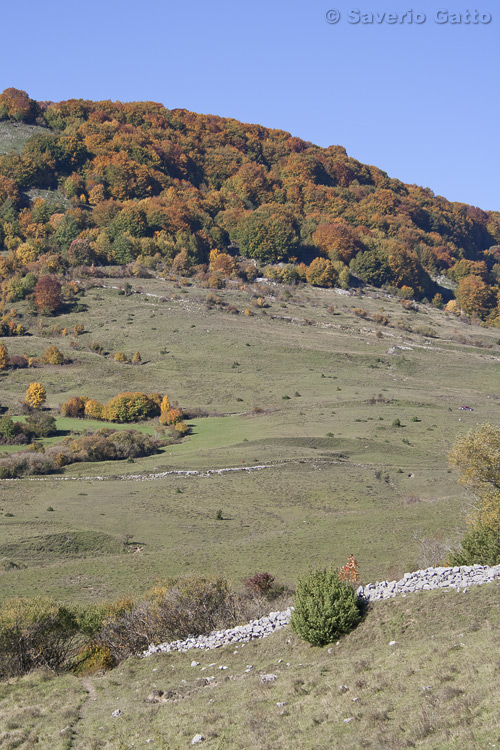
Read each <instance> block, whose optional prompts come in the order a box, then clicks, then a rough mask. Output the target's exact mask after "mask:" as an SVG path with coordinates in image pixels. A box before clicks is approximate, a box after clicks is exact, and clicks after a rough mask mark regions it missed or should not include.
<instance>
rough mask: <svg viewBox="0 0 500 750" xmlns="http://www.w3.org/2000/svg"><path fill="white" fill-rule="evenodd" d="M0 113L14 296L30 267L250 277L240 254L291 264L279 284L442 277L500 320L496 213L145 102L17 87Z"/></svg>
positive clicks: (423, 289) (262, 134)
mask: <svg viewBox="0 0 500 750" xmlns="http://www.w3.org/2000/svg"><path fill="white" fill-rule="evenodd" d="M0 120H1V121H3V122H0V126H1V127H0V153H2V152H3V154H2V155H1V156H0V246H1V245H3V248H4V251H6V252H4V254H3V258H1V259H0V276H1V277H2V278H3V279H4V285H5V283H8V284H10V286H9V289H8V290H7V291H6V289H5V286H4V290H3V291H4V297H6V299H7V300H9V301H15V299H16V298H17V299H19V298H22V297H23V296H25V295H26V294H28V293H29V292H30V288H29V287H30V284H31V282H32V278H31V277H30V279H31V281H30V284H24V286H23V279H24V278H25V276H26V274H28V273H31V274H34V275H35V276H37V277H38V276H40V275H41V274H46V273H60V272H61V273H63V272H65V271H66V270H67V269H68V268H69V267H71V266H81V265H84V266H91V265H99V264H104V265H110V264H129V263H134V262H135V263H138V264H139V265H141V264H142V265H143V266H145V267H146V268H156V269H159V268H161V269H162V270H165V269H166V270H167V271H170V272H172V273H177V274H192V273H198V274H200V273H201V274H203V273H206V272H207V270H208V271H209V272H210V271H211V272H212V275H213V274H215V276H216V277H217V275H219V276H221V275H222V276H223V275H224V274H226V275H229V274H231V273H239V274H240V275H243V276H244V275H245V273H247V274H248V275H251V274H252V273H253V269H254V268H255V265H254V264H253V263H250V264H249V263H248V262H247V263H246V266H245V264H244V263H243V264H242V263H241V261H240V262H239V264H238V263H236V262H235V261H234V260H233V259H234V258H236V257H240V258H241V257H243V258H248V259H254V260H255V261H257V263H258V264H277V263H279V264H285V265H284V266H283V265H281V266H280V267H279V269H276V271H275V272H274V273H275V275H276V277H277V278H279V279H281V280H283V281H285V282H288V283H290V282H294V281H297V280H300V279H303V280H307V281H309V282H310V283H313V284H316V285H319V286H332V285H334V284H340V285H343V286H348V285H349V284H350V283H352V281H353V280H354V279H353V276H352V274H354V275H355V276H356V277H357V278H358V279H361V280H362V281H364V282H367V283H371V284H374V285H376V286H382V285H389V286H392V287H397V288H398V289H400V290H401V295H402V296H406V297H412V296H415V297H417V298H424V297H427V298H428V299H432V298H433V297H434V295H435V294H436V292H439V291H440V290H439V288H438V287H437V286H436V284H435V283H434V282H433V281H432V280H431V277H432V276H436V275H439V274H444V275H446V276H448V277H449V278H450V279H451V280H452V281H454V282H458V287H457V290H456V296H457V301H458V304H459V306H460V307H461V308H462V309H463V310H464V311H465V312H466V313H468V314H471V315H477V316H478V317H480V318H481V319H483V320H488V321H489V322H495V321H496V319H497V318H498V317H499V315H500V313H499V308H498V291H499V290H498V283H499V279H500V213H498V212H491V211H489V212H488V211H482V210H481V209H479V208H475V207H473V206H469V205H466V204H462V203H451V202H449V201H447V200H446V199H445V198H443V197H440V196H435V195H434V193H433V192H432V191H431V190H429V189H428V188H422V187H418V186H416V185H406V184H404V183H402V182H400V181H399V180H397V179H393V178H390V177H389V176H388V175H387V174H386V173H385V172H383V171H382V170H380V169H378V168H376V167H373V166H368V165H365V164H361V163H360V162H358V161H356V160H355V159H352V158H350V157H349V156H348V155H347V153H346V151H345V149H344V148H343V147H342V146H329V147H328V148H320V147H318V146H315V145H314V144H312V143H309V142H306V141H303V140H301V139H300V138H296V137H293V136H291V135H290V134H289V133H287V132H285V131H282V130H271V129H267V128H264V127H261V126H259V125H249V124H244V123H241V122H238V121H236V120H232V119H224V118H221V117H216V116H213V115H199V114H195V113H192V112H188V111H186V110H168V109H166V108H165V107H164V106H162V105H161V104H157V103H154V102H133V103H125V104H123V103H120V102H111V101H102V102H91V101H84V100H76V99H73V100H69V101H65V102H59V103H52V102H35V101H33V100H32V99H30V98H29V96H28V95H27V94H26V93H25V92H23V91H19V90H16V89H7V90H6V91H4V92H3V93H2V94H1V95H0ZM214 250H217V251H219V253H218V254H217V253H213V254H212V258H210V253H211V251H214ZM210 260H211V264H210V266H208V264H209V261H210ZM13 280H14V281H13ZM213 284H214V285H215V284H216V282H215V281H214V282H213ZM16 285H17V286H16ZM31 288H33V286H32V284H31ZM441 291H443V290H441ZM440 302H441V300H440V298H439V296H438V297H437V298H436V303H437V304H439V303H440Z"/></svg>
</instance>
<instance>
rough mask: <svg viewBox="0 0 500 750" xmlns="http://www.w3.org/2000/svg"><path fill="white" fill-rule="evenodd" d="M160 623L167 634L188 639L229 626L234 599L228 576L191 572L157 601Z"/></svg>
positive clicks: (231, 619)
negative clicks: (209, 575)
mask: <svg viewBox="0 0 500 750" xmlns="http://www.w3.org/2000/svg"><path fill="white" fill-rule="evenodd" d="M157 617H158V624H159V627H160V628H161V630H162V633H163V634H164V635H165V636H166V637H173V638H187V637H188V636H190V635H200V634H202V633H208V632H210V631H211V630H215V629H216V628H218V627H221V626H223V625H226V626H228V625H229V624H231V623H232V622H233V620H234V602H233V597H232V595H231V592H230V589H229V584H228V582H227V581H226V579H225V578H222V577H217V578H210V577H207V576H197V575H189V576H185V577H183V578H179V579H178V580H177V581H176V582H175V583H173V584H172V585H171V586H169V587H168V588H167V590H166V591H165V594H164V596H163V598H162V599H160V601H159V602H158V604H157Z"/></svg>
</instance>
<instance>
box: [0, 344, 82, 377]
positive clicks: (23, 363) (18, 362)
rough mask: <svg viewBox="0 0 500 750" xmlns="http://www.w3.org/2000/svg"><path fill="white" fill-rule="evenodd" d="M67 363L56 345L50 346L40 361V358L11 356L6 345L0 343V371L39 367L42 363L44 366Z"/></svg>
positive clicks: (20, 355) (21, 355)
mask: <svg viewBox="0 0 500 750" xmlns="http://www.w3.org/2000/svg"><path fill="white" fill-rule="evenodd" d="M67 362H68V360H67V359H66V357H65V356H64V354H63V353H62V351H61V350H60V349H58V347H57V346H55V344H51V346H48V347H47V348H46V349H45V351H44V353H43V354H42V357H41V359H38V357H25V356H24V355H23V354H13V355H12V356H9V352H8V349H7V347H6V346H5V344H4V343H3V342H2V343H0V370H5V369H7V368H12V369H18V368H19V369H22V368H25V367H38V366H39V365H40V363H41V364H43V365H64V364H66V363H67Z"/></svg>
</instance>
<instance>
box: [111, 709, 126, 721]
mask: <svg viewBox="0 0 500 750" xmlns="http://www.w3.org/2000/svg"><path fill="white" fill-rule="evenodd" d="M111 716H112V717H113V719H117V718H118V717H119V716H123V711H120V709H119V708H117V709H116V711H113V713H112V714H111Z"/></svg>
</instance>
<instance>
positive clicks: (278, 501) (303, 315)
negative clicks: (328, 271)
mask: <svg viewBox="0 0 500 750" xmlns="http://www.w3.org/2000/svg"><path fill="white" fill-rule="evenodd" d="M133 283H134V287H135V288H136V289H139V290H141V291H142V293H141V294H132V295H130V296H125V295H120V294H118V290H117V289H116V288H115V289H112V288H91V289H89V290H88V291H87V293H86V296H85V297H84V298H83V302H84V303H85V305H86V306H87V311H86V312H83V313H82V312H81V313H71V314H68V315H64V316H58V318H55V319H47V320H46V321H45V323H46V326H45V331H44V335H40V331H39V329H38V327H37V324H36V321H32V320H30V318H29V316H28V315H26V316H25V319H24V320H23V322H25V323H26V325H27V326H28V328H29V330H30V333H31V334H32V335H30V336H27V337H21V338H9V339H5V343H6V344H7V346H8V348H9V353H11V354H25V355H29V356H40V355H41V354H42V353H43V351H44V349H45V348H46V347H47V346H48V345H49V344H51V343H55V344H57V346H58V347H59V348H60V349H61V350H62V351H63V353H64V354H65V355H66V356H67V357H68V358H70V359H71V360H72V362H71V363H70V364H68V365H64V366H44V367H42V368H39V369H35V370H16V371H8V372H7V371H4V372H3V373H2V374H1V375H0V383H1V386H2V397H1V402H2V405H3V406H6V407H8V408H9V413H11V414H16V413H18V412H17V411H16V410H17V409H18V402H19V401H20V400H22V397H23V395H24V391H25V389H26V387H27V385H28V384H29V383H30V382H31V381H33V380H37V381H40V382H42V383H43V385H44V386H45V388H46V389H47V394H48V406H49V407H53V408H56V407H57V406H58V404H60V403H62V402H63V401H65V400H67V398H69V397H70V396H73V395H87V396H89V397H92V398H97V399H98V400H101V401H106V400H108V399H109V398H110V397H112V396H113V395H115V394H116V393H117V392H119V391H124V390H141V391H145V392H153V391H158V392H161V393H162V394H163V393H168V395H169V397H170V399H171V400H176V401H178V402H179V404H180V405H181V406H182V407H184V408H186V409H188V410H193V409H196V408H199V409H201V410H203V412H204V413H206V414H208V415H210V416H203V417H196V418H193V419H192V420H191V421H190V425H191V428H192V434H191V435H190V436H189V437H188V438H186V439H184V440H183V441H182V442H181V443H180V444H177V445H170V446H166V447H165V448H164V449H162V451H161V452H160V453H159V454H156V455H154V456H149V457H147V458H143V459H137V460H135V461H134V462H133V463H130V462H126V461H119V462H106V463H98V464H95V463H94V464H74V465H72V466H70V467H68V468H66V469H65V471H64V473H63V474H61V475H59V476H51V477H45V478H43V479H42V480H34V481H32V480H29V479H25V480H14V481H4V482H2V494H1V496H0V513H1V515H0V556H3V557H6V558H8V560H10V561H11V562H13V563H14V565H17V566H18V567H12V566H9V570H8V571H7V572H5V573H2V574H0V597H6V596H11V595H12V594H33V593H36V592H46V593H48V594H53V595H55V596H57V597H58V598H64V599H71V600H80V599H87V600H95V599H102V598H106V599H108V598H111V597H115V596H117V595H122V594H126V593H133V594H136V595H140V593H141V592H143V591H144V590H145V589H146V588H147V587H148V586H149V585H151V583H153V582H154V581H155V580H156V578H158V577H162V576H166V575H175V574H179V573H184V572H187V571H194V572H199V571H207V570H208V571H210V572H219V571H222V572H224V573H225V574H226V575H227V576H228V577H229V578H230V579H231V580H232V581H233V582H234V583H235V584H238V583H239V581H240V580H241V578H242V577H244V576H247V575H250V574H251V573H253V572H254V571H255V570H269V571H270V572H271V573H273V574H274V575H276V576H277V578H278V579H281V580H282V581H283V582H286V583H289V584H293V583H294V582H295V580H296V577H297V575H298V574H299V573H300V572H302V571H303V570H304V569H307V567H308V566H310V565H313V566H316V565H324V564H327V563H329V562H333V563H335V564H341V563H342V562H343V561H344V560H345V559H346V558H347V556H348V554H350V553H354V554H355V555H356V557H357V558H358V560H359V562H360V567H361V573H362V576H363V578H364V580H365V581H369V580H372V579H375V578H380V579H381V578H386V577H388V576H395V575H399V574H401V573H403V572H405V571H406V570H408V569H410V568H414V567H419V566H421V565H422V564H425V562H426V560H425V549H426V548H427V547H430V546H432V545H437V546H439V545H441V547H442V549H443V554H444V552H445V547H446V543H447V542H456V541H457V540H458V539H459V538H460V536H461V534H462V533H463V528H464V510H465V509H466V506H467V502H468V499H467V497H466V495H465V493H464V491H463V490H462V489H461V488H460V487H459V486H457V484H456V474H455V473H451V472H450V470H449V469H448V465H447V454H448V451H449V449H450V447H451V445H452V443H453V441H454V440H455V438H456V437H457V435H459V434H461V433H463V432H464V430H467V429H469V428H470V427H473V426H475V425H477V424H479V423H482V422H484V421H487V420H491V421H495V419H496V418H497V410H498V394H497V383H498V369H499V364H500V347H499V345H498V343H497V341H498V333H497V332H496V331H495V330H494V329H485V328H480V327H477V326H471V325H468V324H467V323H466V322H464V321H461V320H459V319H458V318H456V317H455V316H452V315H448V314H446V313H443V312H441V311H437V310H435V309H433V308H431V307H430V306H426V305H422V306H420V308H419V311H418V312H412V311H410V312H408V311H405V310H403V309H402V307H401V305H400V303H399V302H398V301H397V300H395V299H392V298H389V297H387V296H382V295H377V294H372V295H367V296H364V297H357V296H351V297H349V296H345V295H339V294H338V293H336V292H335V291H334V290H318V289H312V288H309V287H307V288H306V287H304V288H299V289H291V290H290V291H286V290H285V288H284V287H281V286H277V285H272V284H263V283H259V284H256V285H253V286H249V287H248V288H246V289H237V288H234V289H233V288H228V289H224V290H220V291H218V292H217V294H216V296H217V298H218V299H216V300H215V304H213V302H212V305H211V307H210V308H207V304H206V301H207V297H208V295H209V294H210V291H209V290H205V289H199V288H197V287H195V286H187V285H185V286H181V285H179V284H174V283H172V282H166V281H164V280H161V279H147V280H143V279H141V280H135V281H134V282H133ZM103 284H104V285H105V287H113V286H114V287H116V286H118V285H119V282H117V281H116V280H114V279H108V280H104V281H103ZM290 294H291V295H292V296H290ZM257 297H262V298H263V299H264V300H265V304H266V305H268V306H267V307H264V308H261V307H259V306H257V305H256V299H257ZM220 303H225V304H227V305H233V306H234V307H236V309H237V310H239V311H240V314H239V315H237V314H231V313H230V312H227V311H226V310H225V308H224V307H223V304H220ZM332 306H333V308H334V309H332ZM246 308H248V309H250V310H251V311H252V312H253V314H252V315H251V316H247V315H244V314H242V313H243V311H244V310H245V309H246ZM355 308H364V309H366V311H367V317H366V318H360V317H359V313H358V314H356V312H354V309H355ZM19 309H20V310H22V305H19ZM381 310H383V314H384V315H385V316H386V317H387V318H388V319H389V325H388V326H385V327H384V326H380V325H377V324H376V323H375V322H374V321H373V319H372V316H373V315H374V314H376V313H379V312H381ZM55 322H57V323H59V324H60V325H61V327H63V326H67V327H73V326H74V325H75V324H76V323H78V322H81V323H84V325H85V329H86V330H85V333H84V334H82V335H81V336H78V337H77V338H76V340H75V341H76V344H75V347H76V348H71V347H70V341H71V337H61V336H51V335H45V334H46V332H47V330H48V328H49V327H50V326H52V325H54V323H55ZM402 326H404V328H405V329H411V330H404V329H403V328H402ZM427 334H429V335H427ZM430 334H432V336H431V335H430ZM95 341H97V342H98V343H100V344H101V345H102V346H103V348H104V350H105V351H106V352H108V354H107V355H106V356H100V355H98V354H96V353H94V352H92V351H91V350H90V345H91V344H92V343H93V342H95ZM119 350H120V351H125V352H126V353H127V355H129V356H131V355H132V354H133V353H134V352H135V351H137V350H139V351H140V352H141V356H142V360H143V363H142V364H141V365H140V366H132V365H128V364H121V363H118V362H115V361H114V360H113V357H112V354H113V353H114V352H116V351H119ZM462 405H468V406H470V407H471V408H473V411H472V412H469V411H461V410H460V406H462ZM395 420H399V421H400V424H401V426H399V427H396V426H394V423H395ZM101 426H103V423H101V422H95V423H92V422H87V421H82V420H68V419H62V418H59V419H58V428H59V430H60V431H61V433H62V434H63V433H64V432H67V431H71V430H73V431H75V430H77V431H79V430H82V429H88V428H95V427H101ZM113 426H114V427H116V426H117V425H113ZM127 426H128V425H122V426H121V427H125V428H126V427H127ZM118 427H120V426H118ZM139 429H143V430H144V431H147V432H149V433H152V432H153V430H154V425H153V423H145V424H144V425H141V426H139ZM56 439H59V438H51V439H50V440H52V441H53V440H56ZM255 465H265V466H267V467H268V468H263V469H262V470H259V471H255V472H245V471H241V472H231V473H226V474H220V475H214V474H210V475H191V476H189V475H181V474H173V473H169V474H168V475H166V476H164V477H161V478H157V479H148V480H147V481H146V480H145V477H147V475H148V474H152V473H162V472H175V471H190V470H194V471H201V472H204V471H206V470H207V469H220V468H226V467H233V468H241V469H243V468H246V467H251V466H255ZM127 475H133V477H132V478H128V479H127ZM137 475H139V477H138V476H137ZM92 477H94V479H92ZM49 507H51V508H53V510H51V511H48V510H47V508H49ZM219 509H221V510H222V511H223V516H224V519H225V520H223V521H217V520H216V513H217V510H219ZM81 533H88V534H90V536H89V537H88V539H87V541H86V546H84V547H82V546H81V545H78V544H76V543H74V540H75V539H77V538H79V537H78V535H79V534H81ZM58 535H67V536H68V542H67V543H66V544H63V545H60V544H53V543H52V540H53V539H54V538H56V539H57V538H59V536H58ZM75 535H76V536H75ZM102 535H105V538H106V540H107V541H106V543H105V544H103V538H102ZM47 539H48V540H49V543H46V542H47ZM92 539H94V540H95V545H94V546H93V544H94V542H92ZM137 548H139V551H137ZM40 550H42V552H43V553H41V552H40Z"/></svg>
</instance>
